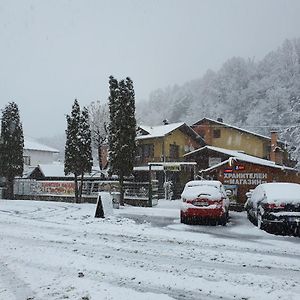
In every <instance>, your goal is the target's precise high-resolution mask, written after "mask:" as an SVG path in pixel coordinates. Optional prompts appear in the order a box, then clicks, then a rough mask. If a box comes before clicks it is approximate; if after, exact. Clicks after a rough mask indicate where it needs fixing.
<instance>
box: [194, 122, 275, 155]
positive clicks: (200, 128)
mask: <svg viewBox="0 0 300 300" xmlns="http://www.w3.org/2000/svg"><path fill="white" fill-rule="evenodd" d="M193 129H194V130H195V131H196V132H197V133H198V134H200V135H201V136H202V137H204V139H205V142H206V143H207V144H209V145H211V146H215V147H220V148H226V149H230V150H242V151H244V152H245V153H247V154H249V155H254V156H257V157H261V158H266V159H267V158H268V155H269V150H270V149H269V148H268V147H269V145H270V142H269V141H267V140H265V139H263V138H260V137H258V136H255V135H253V134H250V133H249V134H247V133H245V132H240V131H239V130H236V129H234V128H226V127H222V126H221V125H219V124H212V123H205V124H201V125H196V126H193ZM214 130H220V137H219V138H215V137H214Z"/></svg>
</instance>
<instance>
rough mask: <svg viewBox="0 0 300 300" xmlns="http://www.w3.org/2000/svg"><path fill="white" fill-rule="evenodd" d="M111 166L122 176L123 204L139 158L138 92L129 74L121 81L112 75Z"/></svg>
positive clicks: (120, 177) (120, 181)
mask: <svg viewBox="0 0 300 300" xmlns="http://www.w3.org/2000/svg"><path fill="white" fill-rule="evenodd" d="M109 84H110V96H109V109H110V126H109V133H110V134H109V147H110V152H109V162H110V170H111V172H113V173H115V174H117V175H118V177H119V183H120V192H121V197H120V204H121V205H124V177H125V176H129V175H130V174H131V173H132V170H133V164H134V158H135V137H136V119H135V93H134V88H133V82H132V80H131V79H130V78H129V77H127V78H126V79H125V80H121V81H120V82H118V81H117V80H116V79H114V78H113V77H112V76H111V77H110V81H109Z"/></svg>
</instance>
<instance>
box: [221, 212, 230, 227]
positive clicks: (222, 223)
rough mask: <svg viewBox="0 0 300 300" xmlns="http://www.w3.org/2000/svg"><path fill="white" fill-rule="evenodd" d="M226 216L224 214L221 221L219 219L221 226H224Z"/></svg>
mask: <svg viewBox="0 0 300 300" xmlns="http://www.w3.org/2000/svg"><path fill="white" fill-rule="evenodd" d="M227 218H228V217H227V214H225V215H223V216H222V217H221V219H220V222H219V223H220V225H222V226H226V223H227Z"/></svg>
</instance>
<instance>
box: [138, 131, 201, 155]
mask: <svg viewBox="0 0 300 300" xmlns="http://www.w3.org/2000/svg"><path fill="white" fill-rule="evenodd" d="M138 144H139V145H145V144H153V145H154V158H153V159H152V160H151V161H162V159H163V157H164V156H165V158H166V160H169V158H170V145H178V146H179V159H181V160H182V157H183V155H184V154H186V153H187V152H190V151H192V150H194V149H197V148H199V146H200V145H199V144H198V143H197V142H196V141H194V140H193V139H192V138H191V137H189V136H188V135H186V134H185V133H183V132H182V131H180V130H179V129H177V130H174V131H173V132H171V133H170V134H168V135H167V136H165V137H164V138H149V139H143V140H138Z"/></svg>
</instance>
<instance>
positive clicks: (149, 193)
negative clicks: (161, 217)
mask: <svg viewBox="0 0 300 300" xmlns="http://www.w3.org/2000/svg"><path fill="white" fill-rule="evenodd" d="M148 197H149V198H148V206H149V207H152V180H151V165H149V188H148Z"/></svg>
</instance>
